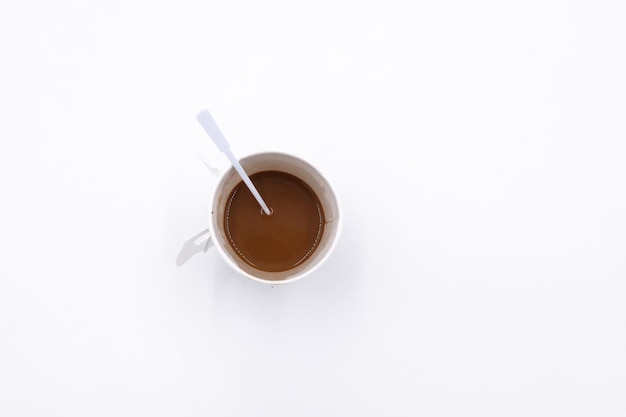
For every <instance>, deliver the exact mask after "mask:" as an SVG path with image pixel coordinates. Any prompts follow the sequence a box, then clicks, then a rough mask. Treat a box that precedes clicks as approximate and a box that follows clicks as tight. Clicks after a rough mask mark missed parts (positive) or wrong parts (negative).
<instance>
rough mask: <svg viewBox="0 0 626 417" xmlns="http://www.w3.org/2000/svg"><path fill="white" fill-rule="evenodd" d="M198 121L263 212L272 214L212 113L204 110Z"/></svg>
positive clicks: (199, 114)
mask: <svg viewBox="0 0 626 417" xmlns="http://www.w3.org/2000/svg"><path fill="white" fill-rule="evenodd" d="M196 119H198V122H200V125H201V126H202V127H203V128H204V130H205V131H206V132H207V133H208V135H209V136H210V137H211V139H212V140H213V142H214V143H215V145H217V147H218V149H219V150H220V151H222V152H223V153H224V154H225V155H226V156H227V157H228V159H230V162H231V164H233V167H234V168H235V170H236V171H237V173H238V174H239V176H240V177H241V179H242V180H243V182H244V183H245V184H246V186H247V187H248V188H249V189H250V192H251V193H252V195H253V196H254V198H255V199H256V201H257V202H258V203H259V205H260V206H261V208H262V209H263V212H264V213H265V214H267V215H268V216H269V215H270V214H272V210H271V209H270V208H269V207H268V206H267V204H265V201H264V200H263V198H262V197H261V194H259V192H258V191H257V189H256V187H255V186H254V184H252V181H251V180H250V177H248V174H246V171H244V169H243V167H242V166H241V164H240V163H239V160H238V159H237V158H235V155H233V153H232V152H231V150H230V145H229V143H228V141H227V140H226V137H224V134H223V133H222V131H221V130H220V128H219V127H218V126H217V123H215V120H214V119H213V116H211V113H209V111H208V110H202V111H201V112H200V113H198V114H197V115H196Z"/></svg>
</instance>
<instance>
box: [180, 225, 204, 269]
mask: <svg viewBox="0 0 626 417" xmlns="http://www.w3.org/2000/svg"><path fill="white" fill-rule="evenodd" d="M205 241H206V242H205ZM211 246H213V239H211V232H210V230H209V229H206V230H203V231H201V232H200V233H198V234H197V235H195V236H194V237H192V238H191V239H189V240H186V241H185V243H183V247H182V248H181V250H180V252H179V253H178V257H177V258H176V265H177V266H182V265H184V264H185V263H187V261H188V260H189V259H191V258H192V257H193V256H194V255H196V254H198V253H200V252H206V251H208V250H209V248H210V247H211Z"/></svg>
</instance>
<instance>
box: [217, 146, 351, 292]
mask: <svg viewBox="0 0 626 417" xmlns="http://www.w3.org/2000/svg"><path fill="white" fill-rule="evenodd" d="M263 155H279V156H285V157H288V158H292V159H296V160H298V161H300V162H302V163H304V164H306V165H308V166H309V167H311V168H312V169H313V170H314V171H315V172H316V173H317V174H318V175H319V176H320V177H321V178H323V179H324V180H325V183H326V184H327V186H328V189H329V190H330V193H331V195H332V196H333V198H334V200H335V205H336V206H337V225H336V231H335V235H334V237H333V239H332V241H330V243H329V247H328V250H327V251H326V253H325V254H324V255H323V256H322V257H321V258H319V260H318V261H317V262H316V263H315V264H314V265H312V266H311V267H310V268H308V269H306V270H305V271H302V272H301V273H299V274H297V275H295V276H293V277H289V278H286V279H281V280H276V281H273V280H268V279H263V278H259V277H257V276H254V275H252V274H250V273H249V272H247V271H245V270H244V269H242V268H240V267H239V265H237V264H236V263H235V261H234V260H233V259H231V256H230V254H229V253H227V252H226V251H225V250H224V249H223V248H222V247H221V245H219V244H217V242H215V236H216V231H215V228H214V227H213V209H214V205H215V202H216V201H217V198H218V196H217V192H218V190H219V188H220V184H222V183H223V181H224V179H225V178H226V175H227V174H228V173H229V172H231V171H232V170H234V168H233V167H232V166H229V167H228V168H226V169H224V170H223V171H222V172H220V174H219V176H218V177H217V180H216V182H215V186H214V188H213V192H212V193H211V206H210V210H209V230H210V233H211V239H214V242H215V243H216V244H215V245H214V246H215V249H217V251H218V253H219V254H220V257H221V258H222V259H223V260H224V261H226V263H227V264H228V265H229V266H230V267H231V268H232V269H233V270H235V271H236V272H238V273H239V274H241V275H243V276H245V277H247V278H249V279H251V280H252V281H256V282H260V283H263V284H269V285H284V284H289V283H292V282H295V281H299V280H300V279H302V278H304V277H306V276H308V275H310V274H311V273H313V272H314V271H316V270H317V269H318V268H319V267H320V266H321V265H322V264H324V263H325V262H326V260H327V259H328V257H329V256H330V255H331V254H332V253H333V252H334V250H335V247H336V245H337V242H338V241H339V238H340V237H341V232H342V228H343V222H342V220H341V217H342V213H343V211H342V207H341V202H340V200H339V198H338V197H337V193H336V192H335V189H334V187H333V186H332V184H331V183H330V182H329V181H328V179H327V178H326V176H325V175H324V174H322V172H320V170H319V169H318V168H317V167H316V166H315V165H313V164H311V163H310V162H308V161H306V160H304V159H302V158H300V157H299V156H296V155H293V154H290V153H286V152H274V151H264V152H255V153H251V154H247V155H244V156H243V157H242V158H241V160H243V159H247V158H253V157H259V156H263Z"/></svg>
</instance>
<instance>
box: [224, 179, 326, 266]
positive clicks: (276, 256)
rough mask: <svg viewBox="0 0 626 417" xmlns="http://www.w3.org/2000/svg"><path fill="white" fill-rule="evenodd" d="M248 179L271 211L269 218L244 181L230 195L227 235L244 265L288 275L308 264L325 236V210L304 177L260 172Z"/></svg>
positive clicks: (225, 214) (225, 215) (225, 216)
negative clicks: (284, 272) (301, 265)
mask: <svg viewBox="0 0 626 417" xmlns="http://www.w3.org/2000/svg"><path fill="white" fill-rule="evenodd" d="M250 179H251V180H252V182H253V183H254V185H255V186H256V188H257V189H258V191H259V193H260V194H261V195H262V196H263V199H264V200H265V202H266V203H267V205H268V206H269V207H270V208H271V210H272V213H271V214H270V215H266V214H264V213H263V212H262V210H261V208H260V207H259V203H257V201H256V200H255V199H254V197H253V196H252V194H251V193H250V191H249V190H248V188H247V187H246V186H245V184H244V183H243V181H241V182H239V184H237V185H236V186H235V187H234V188H233V190H232V191H231V193H230V195H229V198H228V202H227V205H226V210H225V212H224V231H225V232H226V236H227V238H228V241H229V243H230V245H231V247H232V248H233V249H234V251H235V252H236V253H237V255H238V256H239V257H240V258H241V259H243V260H244V261H245V262H246V263H248V264H249V265H251V266H253V267H254V268H257V269H259V270H262V271H268V272H278V271H287V270H289V269H291V268H294V267H296V266H298V265H300V264H302V263H303V262H305V261H306V260H307V259H308V258H309V257H310V256H311V254H313V252H314V251H315V249H316V248H317V246H318V244H319V242H320V239H321V238H322V234H323V233H324V223H325V221H324V211H323V209H322V205H321V204H320V200H319V198H318V196H317V195H316V194H315V192H314V191H313V190H312V189H311V187H309V186H308V185H307V184H306V183H305V182H304V181H302V180H301V179H300V178H298V177H296V176H294V175H291V174H287V173H285V172H281V171H262V172H257V173H255V174H253V175H251V176H250Z"/></svg>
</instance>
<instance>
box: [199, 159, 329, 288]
mask: <svg viewBox="0 0 626 417" xmlns="http://www.w3.org/2000/svg"><path fill="white" fill-rule="evenodd" d="M240 162H241V165H242V166H243V168H244V170H245V171H246V173H247V174H248V175H250V176H252V175H253V174H255V173H257V172H261V171H282V172H285V173H288V174H291V175H294V176H296V177H298V178H300V179H301V180H303V181H304V182H305V183H306V184H307V185H308V186H309V187H311V189H312V190H313V191H314V192H315V194H317V196H318V198H319V200H320V203H321V205H322V209H323V211H324V218H325V224H324V233H323V234H322V237H321V239H320V242H319V243H318V245H317V248H316V249H315V251H314V252H313V253H312V254H311V255H310V256H309V257H308V259H306V260H305V261H304V262H302V263H301V264H299V265H297V266H296V267H294V268H292V269H288V270H285V271H279V272H268V271H263V270H260V269H256V268H254V267H253V266H252V265H250V264H248V263H247V262H245V261H244V260H243V259H241V258H240V257H239V256H238V255H237V253H236V252H235V250H234V249H233V248H232V246H231V245H230V243H229V242H228V237H227V236H226V232H225V231H224V213H225V211H226V206H227V203H228V198H229V196H230V193H231V191H232V190H233V188H235V186H236V185H237V184H238V183H239V182H240V181H241V178H240V177H239V174H237V172H236V171H235V169H234V168H232V167H230V168H229V169H227V170H226V171H224V172H223V173H222V174H221V175H220V176H219V177H218V180H217V184H216V186H215V190H214V191H213V195H212V198H211V212H210V219H209V231H210V234H211V238H210V239H211V241H212V242H211V243H212V244H213V245H214V246H215V248H216V249H217V251H218V252H219V254H220V256H221V257H222V258H223V259H224V261H225V262H226V263H227V264H228V265H230V267H231V268H233V269H234V270H235V271H237V272H239V273H240V274H242V275H244V276H246V277H248V278H250V279H252V280H254V281H258V282H263V283H268V284H272V285H275V284H287V283H290V282H294V281H297V280H299V279H301V278H303V277H305V276H307V275H309V274H310V273H311V272H313V271H315V270H316V269H317V268H318V267H319V266H320V265H321V264H322V263H323V262H324V261H325V260H326V259H327V258H328V257H329V256H330V254H331V253H332V251H333V249H334V248H335V245H336V243H337V240H338V239H339V235H340V233H341V214H340V206H339V200H338V199H337V195H336V194H335V192H334V190H333V188H332V187H331V185H330V183H329V182H328V181H327V180H326V178H325V177H324V176H323V175H322V174H321V173H320V172H319V171H318V170H317V169H316V168H315V167H313V166H312V165H311V164H309V163H308V162H306V161H304V160H302V159H300V158H297V157H295V156H293V155H289V154H285V153H278V152H263V153H256V154H252V155H249V156H246V157H244V158H242V159H241V160H240Z"/></svg>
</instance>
